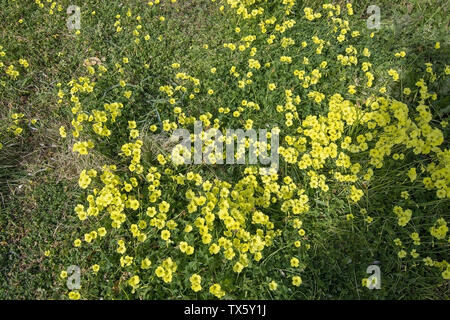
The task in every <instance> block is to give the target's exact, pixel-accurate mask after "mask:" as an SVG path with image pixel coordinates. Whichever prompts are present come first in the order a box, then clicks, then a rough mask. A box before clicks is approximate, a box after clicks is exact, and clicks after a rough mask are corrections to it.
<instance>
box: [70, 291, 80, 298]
mask: <svg viewBox="0 0 450 320" xmlns="http://www.w3.org/2000/svg"><path fill="white" fill-rule="evenodd" d="M80 298H81V295H80V293H79V292H78V291H70V292H69V299H70V300H79V299H80Z"/></svg>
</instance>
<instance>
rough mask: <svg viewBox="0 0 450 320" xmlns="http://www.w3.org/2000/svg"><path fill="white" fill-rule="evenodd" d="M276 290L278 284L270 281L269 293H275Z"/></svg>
mask: <svg viewBox="0 0 450 320" xmlns="http://www.w3.org/2000/svg"><path fill="white" fill-rule="evenodd" d="M277 288H278V284H277V283H276V282H275V281H273V280H272V281H271V282H270V283H269V290H270V291H275V290H277Z"/></svg>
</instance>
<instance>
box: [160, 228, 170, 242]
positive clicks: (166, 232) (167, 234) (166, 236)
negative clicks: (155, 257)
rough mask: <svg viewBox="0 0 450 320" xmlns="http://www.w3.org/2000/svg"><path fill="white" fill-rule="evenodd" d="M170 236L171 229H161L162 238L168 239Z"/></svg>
mask: <svg viewBox="0 0 450 320" xmlns="http://www.w3.org/2000/svg"><path fill="white" fill-rule="evenodd" d="M169 238H170V231H169V230H163V231H161V239H163V240H165V241H167V240H169Z"/></svg>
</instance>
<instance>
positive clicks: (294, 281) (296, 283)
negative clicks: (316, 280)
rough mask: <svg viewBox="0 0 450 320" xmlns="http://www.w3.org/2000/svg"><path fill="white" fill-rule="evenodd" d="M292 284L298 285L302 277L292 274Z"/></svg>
mask: <svg viewBox="0 0 450 320" xmlns="http://www.w3.org/2000/svg"><path fill="white" fill-rule="evenodd" d="M292 284H293V285H294V286H296V287H298V286H300V285H301V284H302V278H300V277H299V276H293V277H292Z"/></svg>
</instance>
